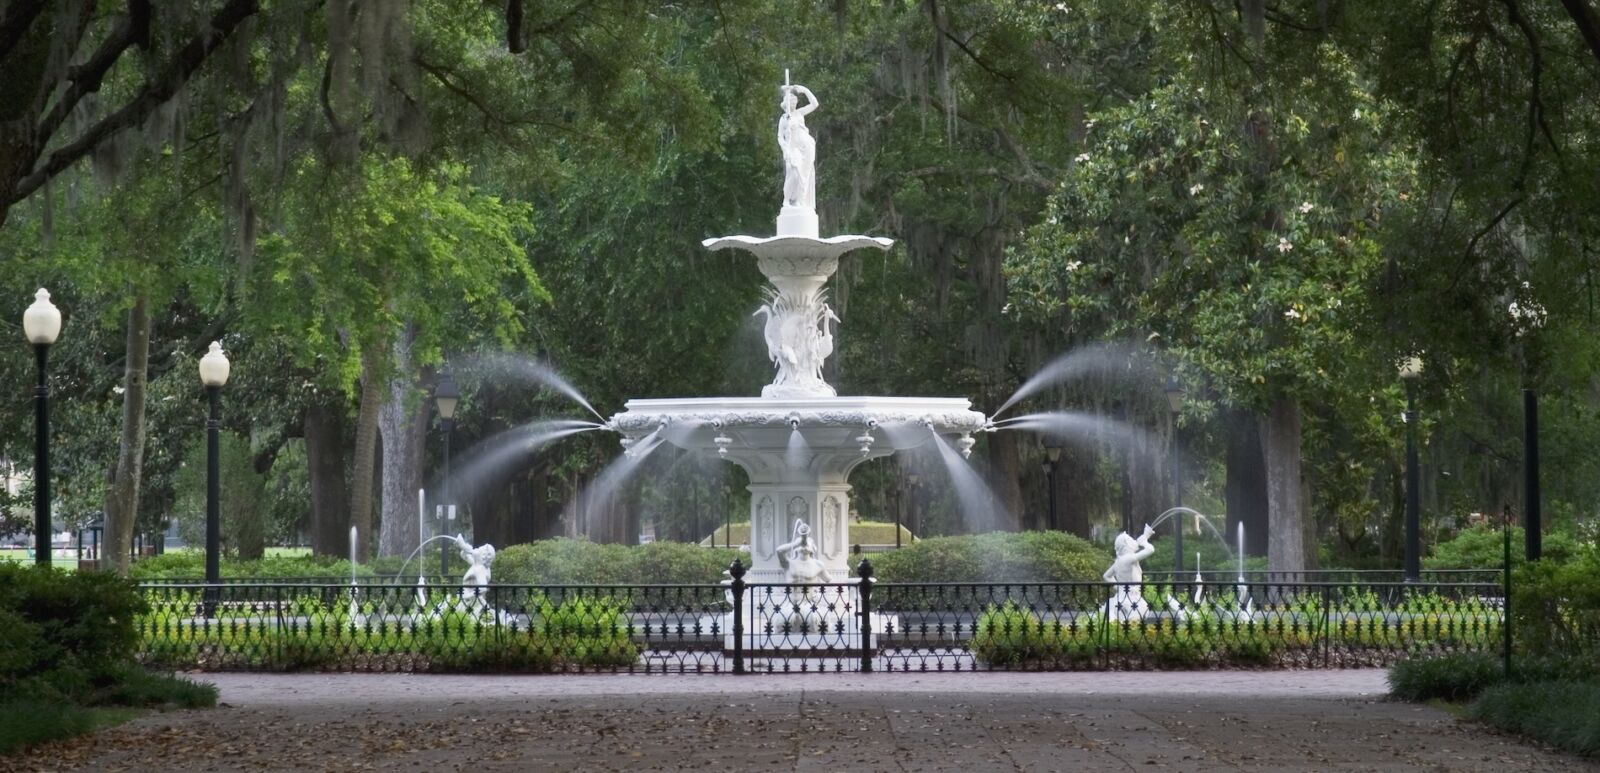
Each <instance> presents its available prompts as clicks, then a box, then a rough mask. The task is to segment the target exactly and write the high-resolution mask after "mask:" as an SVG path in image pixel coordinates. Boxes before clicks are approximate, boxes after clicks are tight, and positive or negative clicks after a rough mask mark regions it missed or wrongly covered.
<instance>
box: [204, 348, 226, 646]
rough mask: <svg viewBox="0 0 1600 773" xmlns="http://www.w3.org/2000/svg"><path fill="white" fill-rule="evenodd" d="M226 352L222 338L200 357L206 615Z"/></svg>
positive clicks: (215, 551) (217, 515)
mask: <svg viewBox="0 0 1600 773" xmlns="http://www.w3.org/2000/svg"><path fill="white" fill-rule="evenodd" d="M228 369H229V368H228V356H227V355H225V354H223V353H222V342H221V341H212V342H211V350H210V351H208V352H206V355H205V356H204V357H201V358H200V383H201V384H203V385H204V386H205V388H206V398H207V399H208V400H209V402H210V403H211V416H210V417H209V418H207V419H206V585H207V586H208V587H207V588H206V596H207V603H206V617H210V616H211V614H212V611H213V610H214V609H215V606H216V595H217V588H216V585H217V583H219V582H221V581H222V548H221V531H222V505H221V500H222V482H221V477H222V476H221V475H220V473H219V465H220V462H219V458H220V456H221V453H220V450H219V448H218V445H217V443H218V430H220V429H221V428H222V421H221V418H220V417H219V415H218V411H219V408H220V406H221V402H222V386H223V385H224V384H227V383H228Z"/></svg>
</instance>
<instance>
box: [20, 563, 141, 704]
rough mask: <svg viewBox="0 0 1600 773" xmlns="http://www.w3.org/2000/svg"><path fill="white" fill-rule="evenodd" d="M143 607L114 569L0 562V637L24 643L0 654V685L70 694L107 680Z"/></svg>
mask: <svg viewBox="0 0 1600 773" xmlns="http://www.w3.org/2000/svg"><path fill="white" fill-rule="evenodd" d="M145 609H146V605H145V601H144V597H143V596H141V595H140V594H139V592H138V589H137V587H136V586H135V585H134V584H133V583H131V582H129V581H127V580H123V579H121V578H119V577H116V576H115V575H111V574H107V573H104V572H78V573H75V574H68V573H66V572H58V571H54V570H50V569H39V568H37V567H23V566H17V565H10V564H8V565H0V630H3V631H4V632H3V633H0V639H3V641H4V644H5V645H6V646H5V648H4V649H11V648H15V647H26V648H27V650H26V651H25V652H21V653H17V652H10V653H7V654H6V655H0V688H5V689H7V690H14V691H15V692H13V694H27V695H38V696H43V697H63V698H70V697H74V696H79V695H83V694H86V693H87V692H88V691H89V690H90V689H92V688H94V687H96V686H99V685H102V684H106V683H108V682H109V681H112V680H113V679H114V678H115V675H116V674H117V672H118V670H119V669H120V668H121V667H123V666H124V665H125V664H127V663H130V662H132V660H133V653H134V649H135V647H137V645H138V641H139V640H138V635H137V633H136V631H135V628H134V618H135V616H136V615H138V614H140V613H142V612H144V611H145ZM22 683H27V684H26V686H25V687H22V688H19V687H18V685H20V684H22Z"/></svg>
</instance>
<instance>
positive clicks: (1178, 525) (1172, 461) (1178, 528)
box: [1166, 374, 1183, 573]
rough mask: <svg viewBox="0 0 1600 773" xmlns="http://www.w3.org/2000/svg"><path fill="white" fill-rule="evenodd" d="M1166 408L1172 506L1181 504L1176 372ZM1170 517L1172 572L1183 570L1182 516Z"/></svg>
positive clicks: (1179, 405)
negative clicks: (1174, 555)
mask: <svg viewBox="0 0 1600 773" xmlns="http://www.w3.org/2000/svg"><path fill="white" fill-rule="evenodd" d="M1166 393H1167V410H1168V411H1170V412H1171V415H1172V439H1171V441H1170V442H1169V443H1168V444H1167V463H1168V465H1170V467H1171V470H1172V506H1173V507H1182V506H1183V468H1182V467H1181V466H1180V465H1181V464H1182V461H1181V459H1180V458H1179V457H1178V414H1179V413H1181V412H1182V411H1183V384H1182V383H1180V382H1179V381H1178V377H1177V375H1176V374H1174V375H1171V376H1168V377H1167V387H1166ZM1173 516H1174V517H1173V519H1172V524H1173V527H1172V549H1173V550H1175V551H1177V554H1178V555H1177V560H1175V561H1173V563H1172V569H1173V571H1174V572H1178V573H1181V572H1182V571H1183V516H1182V515H1181V514H1179V513H1173Z"/></svg>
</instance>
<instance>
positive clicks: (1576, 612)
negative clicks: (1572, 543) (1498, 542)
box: [1511, 551, 1600, 655]
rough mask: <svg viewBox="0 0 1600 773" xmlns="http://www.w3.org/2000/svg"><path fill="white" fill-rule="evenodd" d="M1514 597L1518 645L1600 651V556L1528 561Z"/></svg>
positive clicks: (1531, 648) (1566, 652) (1533, 648)
mask: <svg viewBox="0 0 1600 773" xmlns="http://www.w3.org/2000/svg"><path fill="white" fill-rule="evenodd" d="M1511 594H1512V596H1511V616H1512V620H1513V621H1514V623H1515V626H1516V628H1515V631H1516V637H1517V643H1518V644H1519V645H1520V646H1522V647H1524V648H1525V649H1526V650H1527V651H1528V652H1531V653H1534V654H1553V655H1554V654H1563V655H1571V654H1574V653H1579V652H1595V651H1596V650H1600V553H1597V552H1595V551H1588V552H1586V553H1585V554H1584V555H1582V556H1581V557H1577V558H1573V559H1571V560H1569V561H1567V562H1566V563H1557V562H1555V561H1552V560H1550V559H1543V560H1539V561H1534V562H1531V563H1528V564H1526V565H1524V566H1522V567H1520V568H1518V569H1517V571H1516V576H1515V577H1514V579H1513V582H1512V588H1511Z"/></svg>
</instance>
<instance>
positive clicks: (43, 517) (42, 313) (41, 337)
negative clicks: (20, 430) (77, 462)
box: [22, 287, 61, 566]
mask: <svg viewBox="0 0 1600 773" xmlns="http://www.w3.org/2000/svg"><path fill="white" fill-rule="evenodd" d="M22 332H23V333H24V334H25V335H27V337H28V343H30V344H33V358H34V361H35V362H36V363H37V364H38V372H39V382H38V385H37V386H35V387H34V388H33V560H34V562H35V563H37V564H38V565H40V566H49V565H50V384H49V382H47V381H46V380H45V368H44V366H45V360H46V356H47V355H48V354H49V351H50V345H51V344H53V343H55V342H56V336H59V335H61V310H60V309H57V308H56V306H55V304H53V303H51V302H50V291H48V290H46V289H44V288H43V287H41V288H39V292H37V293H34V294H33V305H32V306H29V307H28V309H27V311H24V312H22Z"/></svg>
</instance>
